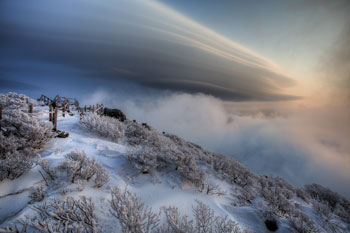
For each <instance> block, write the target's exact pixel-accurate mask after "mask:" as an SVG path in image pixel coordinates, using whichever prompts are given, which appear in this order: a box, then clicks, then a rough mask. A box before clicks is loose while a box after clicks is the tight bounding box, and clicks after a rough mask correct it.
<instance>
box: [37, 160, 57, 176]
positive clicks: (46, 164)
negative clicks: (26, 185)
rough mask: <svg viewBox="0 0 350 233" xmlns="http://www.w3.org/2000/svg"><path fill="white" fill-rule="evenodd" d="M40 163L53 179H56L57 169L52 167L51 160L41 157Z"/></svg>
mask: <svg viewBox="0 0 350 233" xmlns="http://www.w3.org/2000/svg"><path fill="white" fill-rule="evenodd" d="M38 164H39V165H40V167H41V168H42V169H43V170H44V171H45V173H46V174H47V175H48V176H49V177H50V179H51V180H55V179H56V178H57V174H56V171H55V170H54V169H52V168H51V167H50V164H49V160H47V159H42V158H39V161H38Z"/></svg>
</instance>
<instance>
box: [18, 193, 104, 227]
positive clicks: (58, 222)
mask: <svg viewBox="0 0 350 233" xmlns="http://www.w3.org/2000/svg"><path fill="white" fill-rule="evenodd" d="M94 209H95V206H94V203H93V202H92V200H91V198H86V197H84V196H82V197H81V198H80V199H74V198H72V197H67V198H66V199H64V200H58V199H50V200H49V201H47V202H45V203H44V204H42V205H38V206H35V207H34V210H36V211H37V212H38V215H37V216H30V217H27V219H26V221H25V222H23V223H22V225H26V227H27V228H28V230H36V231H39V232H88V233H98V232H102V226H101V225H99V224H98V220H97V218H96V215H95V213H94ZM24 232H25V231H24ZM30 232H32V231H30Z"/></svg>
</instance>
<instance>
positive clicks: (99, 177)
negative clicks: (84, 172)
mask: <svg viewBox="0 0 350 233" xmlns="http://www.w3.org/2000/svg"><path fill="white" fill-rule="evenodd" d="M108 181H109V173H108V171H107V170H106V169H104V168H99V169H97V171H96V176H95V180H94V182H95V186H96V188H100V187H102V186H103V185H105V184H106V183H107V182H108Z"/></svg>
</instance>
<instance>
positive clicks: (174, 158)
mask: <svg viewBox="0 0 350 233" xmlns="http://www.w3.org/2000/svg"><path fill="white" fill-rule="evenodd" d="M136 124H138V123H136V122H134V123H133V125H136ZM142 135H143V136H144V138H143V139H142V142H137V143H142V144H141V145H138V146H136V147H135V148H134V149H133V150H131V151H129V153H127V158H128V160H129V162H130V163H131V164H132V165H133V166H135V167H136V168H137V169H139V170H140V171H142V172H143V173H149V172H150V171H152V170H154V169H156V170H162V169H165V168H168V169H170V170H172V171H176V172H179V173H180V175H181V176H182V177H183V178H184V179H185V180H186V181H189V182H191V183H193V184H194V185H195V186H197V187H201V186H202V184H203V182H204V180H205V175H204V172H203V171H201V170H200V169H199V167H198V165H197V163H198V159H197V157H196V155H194V154H191V153H190V152H188V150H186V148H182V147H180V146H178V145H176V144H175V143H174V142H173V141H172V140H170V139H169V138H168V137H164V136H163V135H160V134H158V132H157V131H155V130H153V129H151V130H149V129H144V131H143V133H142Z"/></svg>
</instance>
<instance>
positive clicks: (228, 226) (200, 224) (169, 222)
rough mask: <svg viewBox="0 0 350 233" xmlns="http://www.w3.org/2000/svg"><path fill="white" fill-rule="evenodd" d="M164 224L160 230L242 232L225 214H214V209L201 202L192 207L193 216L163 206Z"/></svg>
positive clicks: (177, 231)
mask: <svg viewBox="0 0 350 233" xmlns="http://www.w3.org/2000/svg"><path fill="white" fill-rule="evenodd" d="M164 213H165V217H166V224H165V225H163V226H162V230H161V231H160V232H165V233H185V232H186V233H192V232H193V233H197V232H198V233H214V232H215V233H241V232H242V233H243V232H245V231H243V230H242V229H241V228H240V227H239V226H238V224H237V223H236V222H234V221H232V220H230V219H229V218H228V217H227V216H225V217H222V216H215V215H214V211H213V210H212V209H211V208H210V207H209V206H208V205H206V204H204V203H203V202H200V201H197V205H196V206H194V207H193V218H192V219H191V218H189V217H188V216H186V215H181V214H180V213H179V210H178V209H177V208H176V207H171V206H170V207H166V208H164Z"/></svg>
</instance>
